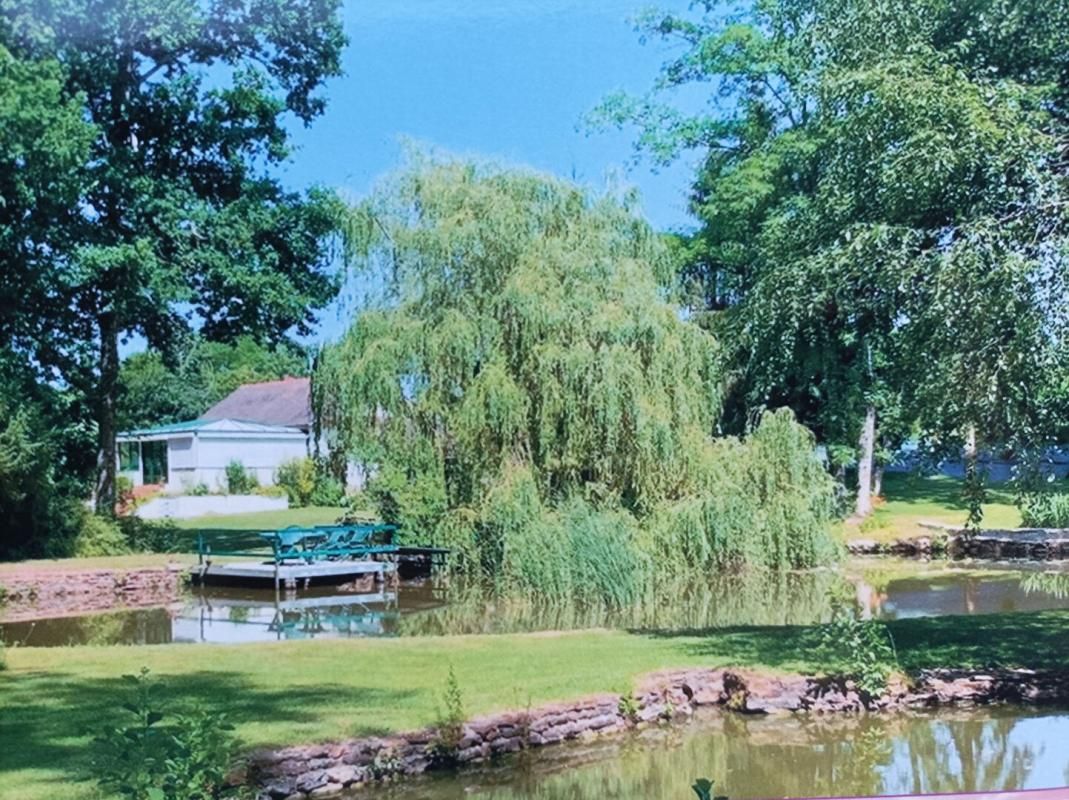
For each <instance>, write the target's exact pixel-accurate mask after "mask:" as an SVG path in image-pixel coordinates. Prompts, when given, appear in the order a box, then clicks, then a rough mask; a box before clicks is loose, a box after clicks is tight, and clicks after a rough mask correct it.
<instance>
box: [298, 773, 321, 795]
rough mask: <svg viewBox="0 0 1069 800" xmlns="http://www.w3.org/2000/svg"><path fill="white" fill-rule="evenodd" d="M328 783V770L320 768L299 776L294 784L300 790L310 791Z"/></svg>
mask: <svg viewBox="0 0 1069 800" xmlns="http://www.w3.org/2000/svg"><path fill="white" fill-rule="evenodd" d="M326 783H327V772H326V770H322V769H319V770H314V771H312V772H306V773H304V774H303V775H299V776H297V780H296V781H295V782H294V784H293V785H294V788H296V789H297V791H298V792H305V793H309V792H311V791H312V790H313V789H318V788H319V787H320V786H324V785H326Z"/></svg>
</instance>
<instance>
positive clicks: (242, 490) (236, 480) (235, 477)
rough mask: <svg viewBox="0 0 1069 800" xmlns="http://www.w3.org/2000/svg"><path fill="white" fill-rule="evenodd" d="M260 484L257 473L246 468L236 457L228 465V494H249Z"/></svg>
mask: <svg viewBox="0 0 1069 800" xmlns="http://www.w3.org/2000/svg"><path fill="white" fill-rule="evenodd" d="M259 485H260V482H259V480H257V478H256V474H255V473H253V472H250V471H248V470H246V469H245V465H244V464H242V463H241V462H240V461H238V460H237V459H236V458H235V459H234V460H232V461H231V462H230V463H229V464H227V465H226V491H227V494H248V493H249V492H251V491H252V490H253V489H255V488H256V487H257V486H259Z"/></svg>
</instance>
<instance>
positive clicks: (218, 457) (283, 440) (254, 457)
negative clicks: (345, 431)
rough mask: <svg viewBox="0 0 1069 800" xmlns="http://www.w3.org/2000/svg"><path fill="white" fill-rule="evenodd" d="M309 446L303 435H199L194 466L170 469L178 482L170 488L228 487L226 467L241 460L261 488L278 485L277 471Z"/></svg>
mask: <svg viewBox="0 0 1069 800" xmlns="http://www.w3.org/2000/svg"><path fill="white" fill-rule="evenodd" d="M307 454H308V444H307V441H306V439H305V438H304V437H303V436H277V437H276V436H237V435H233V434H229V435H227V436H225V437H224V436H220V437H212V436H207V435H204V434H202V435H199V436H198V437H197V442H196V455H195V457H196V461H195V467H194V468H193V469H191V470H189V471H177V470H175V468H174V466H173V465H172V467H171V470H172V474H173V479H174V481H175V483H173V484H172V485H169V487H168V488H174V489H189V488H192V487H193V486H195V485H196V484H198V483H203V484H205V485H206V486H207V487H208V488H209V489H211V490H213V491H214V490H217V489H225V488H226V465H227V464H229V463H230V462H231V461H234V460H238V461H240V462H241V463H242V464H243V465H244V467H245V469H246V470H247V471H249V472H253V473H255V474H256V479H257V480H258V481H259V482H260V485H261V486H271V485H273V484H274V482H275V470H276V469H278V465H279V464H281V463H282V462H283V461H288V460H290V459H293V458H303V457H305V456H306V455H307Z"/></svg>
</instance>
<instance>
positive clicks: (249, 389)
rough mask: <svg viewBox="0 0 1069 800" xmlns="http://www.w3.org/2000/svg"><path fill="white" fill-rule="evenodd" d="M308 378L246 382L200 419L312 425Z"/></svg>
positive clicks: (300, 425) (308, 426)
mask: <svg viewBox="0 0 1069 800" xmlns="http://www.w3.org/2000/svg"><path fill="white" fill-rule="evenodd" d="M310 387H311V384H310V382H309V380H308V378H284V379H282V380H280V381H265V382H264V383H246V384H245V385H244V386H239V387H238V388H237V389H235V390H234V391H233V392H231V393H230V394H229V395H227V396H226V397H224V398H223V399H222V400H220V401H219V402H218V403H216V404H215V405H214V406H212V407H211V408H209V409H208V410H207V411H205V412H204V413H203V414H202V415H201V419H237V420H244V421H245V422H259V423H261V424H264V425H289V426H293V427H297V428H303V429H304V430H308V429H309V428H311V426H312V402H311V388H310Z"/></svg>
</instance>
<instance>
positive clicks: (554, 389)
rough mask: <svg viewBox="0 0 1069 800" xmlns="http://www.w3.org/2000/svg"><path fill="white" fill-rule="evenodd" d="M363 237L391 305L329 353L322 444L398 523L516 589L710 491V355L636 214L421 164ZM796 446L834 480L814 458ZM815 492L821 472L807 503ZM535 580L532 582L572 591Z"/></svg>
mask: <svg viewBox="0 0 1069 800" xmlns="http://www.w3.org/2000/svg"><path fill="white" fill-rule="evenodd" d="M349 228H350V241H351V245H352V248H353V250H352V252H353V259H354V262H355V264H356V266H357V268H359V269H361V270H363V272H364V276H365V280H366V281H367V283H368V284H369V285H371V286H376V287H379V289H380V291H379V292H378V293H376V296H374V297H372V298H370V299H369V301H368V303H367V305H366V307H365V308H363V309H362V310H361V311H360V313H359V314H358V315H357V316H356V318H355V319H354V322H353V326H352V328H351V329H350V331H349V333H348V334H347V335H346V336H345V337H344V339H343V340H342V341H341V342H340V343H339V344H337V345H336V346H332V347H330V348H328V349H327V350H326V351H325V352H324V353H323V354H322V357H321V359H320V363H319V367H318V369H317V372H316V376H315V387H316V388H315V395H316V405H317V408H318V410H319V414H320V417H321V424H322V425H323V427H324V429H326V430H328V431H333V432H334V433H335V435H337V436H339V437H340V440H341V442H342V443H343V444H344V445H345V446H346V447H347V449H348V450H349V451H350V452H351V453H352V454H354V455H356V456H357V457H359V458H361V459H363V460H364V461H365V462H367V463H368V464H369V465H371V466H372V467H373V468H374V471H375V478H374V481H373V485H372V491H373V493H378V496H379V498H380V501H381V502H380V505H381V507H382V508H383V509H384V511H385V513H386V514H387V516H388V517H392V518H395V519H400V520H401V521H403V522H405V523H406V524H407V526H408V528H409V529H410V530H414V533H415V534H418V535H422V536H424V537H426V535H427V534H428V533H430V532H431V531H437V532H438V533H439V534H441V535H446V534H449V535H450V536H452V538H451V539H450V540H449V541H450V544H452V545H454V546H457V547H459V548H460V550H461V555H462V556H466V557H467V558H468V563H469V564H476V565H478V564H479V563H480V562H481V563H482V565H483V566H485V567H486V568H487V571H488V572H495V571H502V572H504V573H506V574H508V573H509V572H510V571H511V570H519V571H520V577H522V576H523V575H525V574H527V573H526V572H524V571H529V570H533V569H538V567H537V566H536V565H537V564H544V563H552V564H555V565H558V566H559V565H561V564H562V563H567V562H568V559H567V558H564V557H563V556H562V554H563V553H569V554H571V556H575V547H576V545H575V543H574V542H573V541H572V540H571V537H572V536H574V535H575V533H574V531H576V530H580V529H581V530H587V531H588V532H590V536H591V537H594V539H592V540H591V541H592V542H593V541H594V540H595V539H597V540H601V541H603V543H604V544H605V548H606V549H609V550H612V549H614V548H615V550H617V551H618V552H619V553H620V554H621V556H622V555H623V554H625V553H628V552H631V550H630V548H631V547H633V546H635V545H636V543H637V540H638V539H639V538H640V535H639V533H638V523H637V522H636V520H637V519H643V518H646V517H650V516H652V515H653V514H654V512H655V510H658V509H663V508H664V507H665V505H666V504H669V503H672V502H676V501H679V500H682V499H684V498H690V497H692V496H693V495H694V494H696V493H702V492H704V491H705V489H706V488H707V486H706V478H707V475H708V474H709V473H710V472H712V473H716V472H718V471H720V470H721V469H722V465H721V464H720V463H719V462H717V459H716V458H715V457H713V456H711V455H710V447H711V441H710V440H711V436H712V434H713V432H714V429H715V426H716V422H717V419H718V416H719V410H720V398H721V394H722V383H723V376H722V374H721V373H720V371H719V369H718V366H717V352H718V346H717V343H716V341H715V340H714V339H713V338H712V336H711V335H710V334H709V333H707V332H706V331H704V330H703V329H702V328H700V327H699V326H697V325H694V324H692V323H690V322H689V321H687V320H686V319H685V318H684V315H683V314H682V313H681V310H680V309H679V308H678V307H677V306H675V305H673V304H672V303H670V302H669V301H668V299H667V297H666V293H665V291H664V290H663V288H662V286H663V281H664V280H665V279H667V278H668V277H669V275H670V266H671V263H670V260H669V258H668V252H667V250H666V249H665V247H664V245H663V243H662V241H661V239H660V238H659V237H658V236H656V235H655V234H654V233H653V231H652V230H651V229H650V228H649V227H648V226H647V225H646V224H645V223H644V222H642V221H641V220H640V219H639V218H638V217H636V216H635V215H634V213H633V212H632V211H631V210H630V209H629V207H628V205H627V203H626V202H619V201H617V200H614V199H612V198H609V197H591V196H590V195H588V194H587V193H586V192H585V191H583V190H581V189H579V188H578V187H575V186H573V185H570V184H567V183H565V182H563V181H559V180H555V179H552V178H548V177H546V176H542V175H538V174H534V173H530V172H525V171H522V170H511V169H505V168H499V167H494V166H492V165H486V164H475V163H468V162H462V161H435V160H420V159H417V161H416V163H415V164H414V166H413V167H412V168H411V169H409V170H406V171H403V172H401V173H400V174H398V175H397V176H395V177H394V178H393V179H392V180H391V181H390V182H388V183H387V184H386V185H385V186H383V187H382V188H381V189H380V190H379V191H378V192H377V193H376V194H375V195H374V196H373V197H372V198H371V199H370V200H368V201H367V202H365V203H363V204H361V205H359V206H358V207H356V208H355V209H354V210H353V213H352V219H351V222H350V226H349ZM791 424H792V425H793V423H791ZM803 439H804V437H803ZM800 451H801V452H802V453H804V458H807V459H808V460H809V462H810V463H812V464H813V465H814V466H815V467H816V471H817V472H821V470H820V468H819V465H817V464H816V461H815V460H814V458H813V454H812V444H811V442H808V444H803V445H801V450H800ZM711 462H716V463H715V464H712V465H711ZM816 483H817V484H818V485H819V486H820V488H819V489H818V490H816V494H818V495H819V494H820V493H821V491H823V489H824V488H826V487H824V485H823V484H821V483H820V481H819V479H818V480H816ZM812 484H813V478H812V475H811V474H810V475H809V476H808V483H807V482H803V485H800V486H798V487H796V489H795V490H794V491H795V492H797V493H806V492H808V491H810V490H811V488H812ZM743 491H745V489H743ZM788 493H790V492H788ZM751 496H753V497H754V502H755V503H760V502H762V500H763V498H762V499H756V492H751ZM807 496H808V495H807ZM743 502H745V501H743ZM576 503H579V504H580V505H579V506H577V505H576ZM592 508H593V509H598V508H600V509H603V510H604V513H608V514H611V515H617V516H615V517H614V518H613V519H615V521H612V520H607V519H602V518H600V517H597V516H596V514H595V516H593V517H592V516H590V514H591V513H592V512H591V509H592ZM546 514H549V516H548V517H547V516H546ZM619 515H622V516H619ZM818 516H819V515H818ZM565 517H566V518H568V519H569V520H571V521H570V522H568V523H566V524H565V523H562V522H559V520H561V519H563V518H565ZM580 518H581V519H582V520H585V522H580V521H578V520H579V519H580ZM625 519H626V520H630V522H628V523H627V524H623V523H622V522H621V520H625ZM553 520H558V521H553ZM554 526H560V529H561V530H562V533H561V534H560V535H559V536H558V537H556V538H553V537H549V536H548V534H546V531H549V530H555V529H557V528H555V527H554ZM702 530H703V531H704V530H705V527H702ZM509 531H512V532H514V533H515V535H513V536H510V535H509ZM824 532H825V533H826V530H825V531H824ZM783 535H784V537H788V536H789V535H790V529H787V530H785V531H784V533H783ZM604 537H608V538H607V539H606V538H604ZM610 543H612V544H610ZM735 544H737V543H735ZM521 548H526V549H527V550H528V551H529V552H528V557H524V558H520V557H519V555H518V553H519V550H520V549H521ZM532 548H533V550H532ZM539 548H550V549H553V548H557V550H555V551H554V553H555V554H556V555H555V556H554V557H552V558H551V557H550V556H549V555H548V554H547V553H544V552H541V553H536V552H534V551H535V550H538V549H539ZM733 548H734V545H732V546H731V547H725V550H724V553H722V554H720V555H722V556H723V559H722V560H730V559H732V558H735V557H737V556H739V554H740V552H741V551H739V550H737V549H733ZM513 550H514V551H515V553H513V552H512V551H513ZM643 552H644V554H645V555H644V556H639V555H635V556H634V558H635V559H636V562H635V563H638V562H640V561H642V558H644V557H646V556H648V555H649V553H650V550H649V549H647V550H645V551H643ZM706 557H707V558H708V560H710V561H715V560H717V556H715V555H712V554H711V552H707V553H706ZM513 559H516V560H513ZM547 559H548V561H547ZM595 560H596V559H595ZM811 560H812V559H811V558H810V557H809V555H808V554H807V555H806V556H805V557H799V558H797V559H795V558H790V557H784V558H783V559H782V563H807V562H809V561H811ZM576 563H585V562H582V560H581V559H580V560H579V561H577V562H576ZM598 563H600V562H598ZM605 563H606V564H609V563H612V561H611V560H610V561H608V562H605ZM634 568H635V564H634V563H631V564H630V565H628V566H626V567H624V566H621V567H619V570H618V571H619V572H621V573H627V574H633V572H634ZM569 569H570V568H569ZM606 569H608V567H606ZM554 574H556V573H554ZM540 576H541V577H540V578H539V579H538V580H535V579H534V578H531V577H530V575H528V576H527V578H526V579H525V580H526V582H527V583H529V584H532V585H533V584H537V585H542V584H543V583H546V582H548V583H550V584H553V585H554V586H559V585H562V584H564V583H567V581H565V580H563V579H560V578H559V575H558V576H557V577H555V578H552V579H550V578H549V577H547V576H546V575H545V574H542V573H540ZM521 582H522V581H521ZM576 583H577V584H581V583H582V581H576ZM608 584H614V581H613V580H610V579H608V578H607V577H606V578H605V580H604V581H602V582H600V583H598V585H608Z"/></svg>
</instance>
